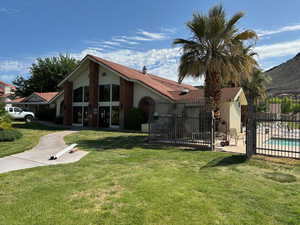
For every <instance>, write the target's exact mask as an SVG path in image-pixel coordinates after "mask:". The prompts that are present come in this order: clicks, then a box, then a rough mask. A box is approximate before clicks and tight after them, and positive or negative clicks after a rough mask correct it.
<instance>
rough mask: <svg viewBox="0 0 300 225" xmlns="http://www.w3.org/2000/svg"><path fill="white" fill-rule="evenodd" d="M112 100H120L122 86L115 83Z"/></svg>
mask: <svg viewBox="0 0 300 225" xmlns="http://www.w3.org/2000/svg"><path fill="white" fill-rule="evenodd" d="M112 101H113V102H118V101H120V86H119V85H116V84H113V85H112Z"/></svg>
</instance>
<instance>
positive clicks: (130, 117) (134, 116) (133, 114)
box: [125, 108, 146, 130]
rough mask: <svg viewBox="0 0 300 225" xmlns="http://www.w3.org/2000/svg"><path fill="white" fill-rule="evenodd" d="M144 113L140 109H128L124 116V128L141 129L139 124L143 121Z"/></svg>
mask: <svg viewBox="0 0 300 225" xmlns="http://www.w3.org/2000/svg"><path fill="white" fill-rule="evenodd" d="M145 121H146V118H145V114H144V112H143V111H142V110H141V109H138V108H132V109H130V110H129V111H128V112H127V114H126V117H125V129H128V130H141V124H142V123H145Z"/></svg>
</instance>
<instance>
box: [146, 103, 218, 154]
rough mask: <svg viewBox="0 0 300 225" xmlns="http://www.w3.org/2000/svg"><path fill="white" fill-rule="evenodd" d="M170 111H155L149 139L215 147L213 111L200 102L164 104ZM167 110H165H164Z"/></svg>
mask: <svg viewBox="0 0 300 225" xmlns="http://www.w3.org/2000/svg"><path fill="white" fill-rule="evenodd" d="M160 108H161V109H162V108H164V109H165V108H169V109H170V108H171V110H169V112H168V113H157V112H156V113H154V114H153V115H152V118H151V121H150V126H149V140H150V141H152V142H163V143H170V144H181V145H199V146H201V147H204V148H208V149H214V142H215V140H214V118H213V113H212V111H209V110H207V108H206V107H204V106H203V105H202V106H201V105H199V104H176V105H173V106H171V107H170V106H168V107H166V105H163V106H161V107H160ZM164 111H165V110H164Z"/></svg>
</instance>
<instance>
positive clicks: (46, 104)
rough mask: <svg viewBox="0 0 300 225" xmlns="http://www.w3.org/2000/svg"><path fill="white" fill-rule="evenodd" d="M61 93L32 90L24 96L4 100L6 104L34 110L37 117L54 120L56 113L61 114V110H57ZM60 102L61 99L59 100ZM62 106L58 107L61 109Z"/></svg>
mask: <svg viewBox="0 0 300 225" xmlns="http://www.w3.org/2000/svg"><path fill="white" fill-rule="evenodd" d="M62 96H63V93H60V92H34V93H32V94H31V95H29V96H28V97H26V98H16V99H12V100H10V101H6V104H11V105H13V106H18V107H21V108H23V109H27V110H29V111H31V112H34V113H35V115H36V116H37V117H38V118H39V119H46V120H47V118H45V117H51V118H48V119H50V120H54V119H55V117H56V115H61V114H62V112H59V111H58V112H57V111H56V110H57V107H56V106H57V105H58V102H57V101H58V100H60V99H62V98H63V97H62ZM60 103H61V104H62V101H60ZM61 108H62V107H60V109H61Z"/></svg>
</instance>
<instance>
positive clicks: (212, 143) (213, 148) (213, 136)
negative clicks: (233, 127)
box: [210, 111, 215, 151]
mask: <svg viewBox="0 0 300 225" xmlns="http://www.w3.org/2000/svg"><path fill="white" fill-rule="evenodd" d="M210 120H211V131H210V135H211V150H212V151H213V150H215V118H214V112H213V111H211V114H210Z"/></svg>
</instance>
